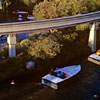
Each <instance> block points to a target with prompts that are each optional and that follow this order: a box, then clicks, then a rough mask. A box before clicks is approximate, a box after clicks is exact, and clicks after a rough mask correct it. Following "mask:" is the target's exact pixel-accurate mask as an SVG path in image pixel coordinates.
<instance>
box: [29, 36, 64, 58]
mask: <svg viewBox="0 0 100 100" xmlns="http://www.w3.org/2000/svg"><path fill="white" fill-rule="evenodd" d="M61 46H62V45H61V44H59V43H58V42H57V41H54V40H52V39H50V38H48V37H45V38H41V39H39V40H36V41H35V42H31V46H29V48H28V53H29V54H30V55H31V56H33V57H35V58H41V59H48V58H53V57H55V56H56V55H57V54H58V53H60V50H61Z"/></svg>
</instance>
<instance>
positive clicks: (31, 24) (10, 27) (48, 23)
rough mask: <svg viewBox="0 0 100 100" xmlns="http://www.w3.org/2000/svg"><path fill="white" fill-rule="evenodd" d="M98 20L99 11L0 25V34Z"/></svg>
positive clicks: (67, 25)
mask: <svg viewBox="0 0 100 100" xmlns="http://www.w3.org/2000/svg"><path fill="white" fill-rule="evenodd" d="M99 20H100V11H97V12H93V13H87V14H82V15H76V16H70V17H64V18H54V19H45V20H38V21H24V22H12V23H1V24H0V34H12V33H16V34H17V33H22V32H30V31H36V30H44V29H52V28H64V27H71V26H76V25H78V24H83V23H90V22H95V21H99Z"/></svg>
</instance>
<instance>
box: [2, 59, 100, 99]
mask: <svg viewBox="0 0 100 100" xmlns="http://www.w3.org/2000/svg"><path fill="white" fill-rule="evenodd" d="M80 64H81V66H82V70H81V71H80V73H79V74H77V75H76V76H74V77H72V78H70V79H69V80H67V81H66V83H65V84H64V86H63V87H62V88H60V89H59V90H54V89H51V88H49V87H45V86H44V85H42V84H41V77H42V75H41V74H40V73H36V72H32V73H29V74H27V75H23V76H20V77H15V78H12V79H14V80H15V83H16V84H15V85H14V86H11V84H10V82H11V79H9V80H8V81H5V82H3V83H1V84H0V100H100V66H97V65H96V64H93V63H91V62H88V61H87V60H83V61H81V62H80Z"/></svg>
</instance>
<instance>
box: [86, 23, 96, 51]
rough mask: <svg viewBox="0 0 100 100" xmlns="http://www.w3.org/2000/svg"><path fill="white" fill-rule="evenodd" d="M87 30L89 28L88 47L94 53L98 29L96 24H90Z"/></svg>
mask: <svg viewBox="0 0 100 100" xmlns="http://www.w3.org/2000/svg"><path fill="white" fill-rule="evenodd" d="M89 28H90V34H89V40H88V46H89V47H90V48H91V50H92V51H93V52H94V51H96V30H97V29H98V24H97V23H96V22H94V23H90V25H89Z"/></svg>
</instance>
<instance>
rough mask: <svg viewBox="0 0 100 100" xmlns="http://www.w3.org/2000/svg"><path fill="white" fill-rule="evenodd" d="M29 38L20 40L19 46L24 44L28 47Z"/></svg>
mask: <svg viewBox="0 0 100 100" xmlns="http://www.w3.org/2000/svg"><path fill="white" fill-rule="evenodd" d="M30 43H31V42H30V40H29V39H24V40H22V41H21V42H20V45H21V46H24V47H28V46H29V45H30Z"/></svg>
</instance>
